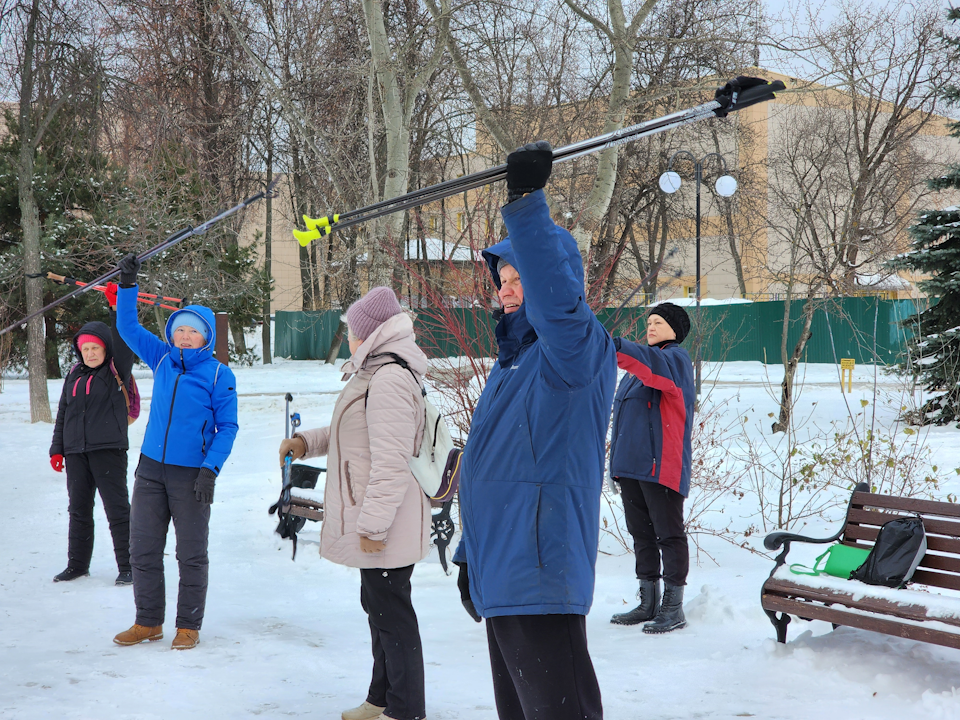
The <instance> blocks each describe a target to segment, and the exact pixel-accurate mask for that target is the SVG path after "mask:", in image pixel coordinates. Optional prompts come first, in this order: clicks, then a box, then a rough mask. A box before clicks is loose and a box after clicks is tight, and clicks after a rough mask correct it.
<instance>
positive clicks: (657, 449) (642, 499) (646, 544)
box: [610, 302, 696, 634]
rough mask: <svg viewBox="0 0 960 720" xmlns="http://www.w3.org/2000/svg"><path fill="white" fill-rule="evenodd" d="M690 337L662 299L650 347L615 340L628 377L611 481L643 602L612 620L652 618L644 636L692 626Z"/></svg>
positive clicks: (651, 320)
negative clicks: (687, 588)
mask: <svg viewBox="0 0 960 720" xmlns="http://www.w3.org/2000/svg"><path fill="white" fill-rule="evenodd" d="M689 332H690V318H689V317H688V316H687V313H686V311H685V310H684V309H683V308H682V307H679V306H678V305H674V304H673V303H668V302H665V303H660V304H659V305H657V306H655V307H654V308H653V309H651V310H650V313H649V314H648V315H647V344H646V345H640V344H638V343H635V342H631V341H630V340H625V339H623V338H614V341H613V342H614V345H615V347H616V348H617V365H618V366H619V367H620V368H621V369H623V370H626V371H627V373H628V374H627V375H626V376H625V377H624V379H623V380H622V381H621V383H620V387H619V388H618V389H617V395H616V398H615V399H614V404H613V433H612V439H611V443H610V476H611V478H612V479H613V481H614V482H616V483H617V484H618V485H619V487H620V491H621V495H622V498H623V510H624V515H625V517H626V521H627V530H629V531H630V534H631V535H632V536H633V544H634V553H635V555H636V571H637V579H638V580H639V581H640V592H639V597H640V604H639V605H638V606H637V607H635V608H634V609H633V610H631V611H630V612H626V613H620V614H617V615H614V616H613V617H612V618H611V619H610V622H612V623H615V624H617V625H636V624H638V623H641V622H648V621H652V622H648V624H647V625H644V627H643V631H644V632H645V633H654V634H658V633H666V632H670V631H672V630H679V629H680V628H682V627H684V626H685V625H686V624H687V622H686V619H685V618H684V615H683V588H684V585H686V582H687V572H688V570H689V567H690V555H689V550H688V548H687V534H686V531H685V530H684V525H683V501H684V499H685V498H686V497H687V495H688V494H689V493H690V469H691V465H692V445H691V435H692V431H693V413H694V404H695V401H696V390H695V388H694V382H693V363H691V362H690V356H689V355H688V354H687V351H686V350H684V349H683V348H682V347H680V343H681V342H683V339H684V338H685V337H686V336H687V333H689ZM661 561H662V573H661ZM661 577H663V583H664V590H663V599H662V602H661V598H660V589H659V581H660V578H661Z"/></svg>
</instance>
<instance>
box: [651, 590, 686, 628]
mask: <svg viewBox="0 0 960 720" xmlns="http://www.w3.org/2000/svg"><path fill="white" fill-rule="evenodd" d="M686 626H687V619H686V618H685V617H684V616H683V585H667V584H666V583H664V584H663V601H662V602H661V603H660V612H658V613H657V617H655V618H654V619H653V622H652V623H647V624H646V625H644V626H643V631H644V632H645V633H647V634H649V635H662V634H663V633H668V632H672V631H673V630H679V629H680V628H683V627H686Z"/></svg>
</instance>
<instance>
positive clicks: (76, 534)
mask: <svg viewBox="0 0 960 720" xmlns="http://www.w3.org/2000/svg"><path fill="white" fill-rule="evenodd" d="M65 463H66V467H67V496H68V497H69V498H70V506H69V513H70V530H69V535H68V544H67V566H68V567H70V568H72V569H74V570H81V571H83V572H86V571H87V570H88V569H89V568H90V558H92V557H93V505H94V501H95V499H96V495H97V492H98V491H99V493H100V500H101V501H102V502H103V510H104V512H105V513H106V514H107V521H108V522H109V523H110V535H111V536H112V537H113V554H114V555H115V556H116V558H117V568H118V569H119V570H120V572H128V571H129V570H130V501H129V500H128V499H127V451H126V450H92V451H90V452H85V453H71V454H70V455H67V456H66V457H65Z"/></svg>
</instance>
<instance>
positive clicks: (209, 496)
mask: <svg viewBox="0 0 960 720" xmlns="http://www.w3.org/2000/svg"><path fill="white" fill-rule="evenodd" d="M216 481H217V476H216V475H214V473H213V470H211V469H210V468H200V472H199V474H198V475H197V481H196V482H195V483H194V484H193V489H194V491H195V492H196V493H197V502H201V503H203V504H204V505H209V504H210V503H212V502H213V486H214V484H215V483H216Z"/></svg>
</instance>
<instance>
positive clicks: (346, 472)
mask: <svg viewBox="0 0 960 720" xmlns="http://www.w3.org/2000/svg"><path fill="white" fill-rule="evenodd" d="M343 479H344V480H346V481H347V497H348V498H350V504H351V505H356V504H357V501H356V498H354V496H353V480H352V479H351V478H350V461H349V460H344V461H343Z"/></svg>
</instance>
